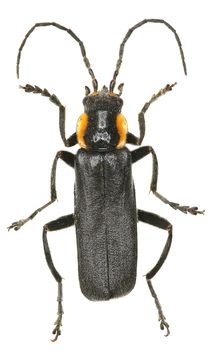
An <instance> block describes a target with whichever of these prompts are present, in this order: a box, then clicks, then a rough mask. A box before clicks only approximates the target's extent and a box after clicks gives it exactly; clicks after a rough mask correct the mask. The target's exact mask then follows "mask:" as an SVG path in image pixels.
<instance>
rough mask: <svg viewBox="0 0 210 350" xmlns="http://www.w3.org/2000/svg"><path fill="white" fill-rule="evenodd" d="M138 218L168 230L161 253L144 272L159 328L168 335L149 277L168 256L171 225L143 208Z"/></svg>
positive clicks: (164, 319)
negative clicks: (153, 264) (157, 317)
mask: <svg viewBox="0 0 210 350" xmlns="http://www.w3.org/2000/svg"><path fill="white" fill-rule="evenodd" d="M138 220H139V221H142V222H145V223H147V224H150V225H153V226H156V227H158V228H161V229H163V230H167V231H168V238H167V241H166V244H165V246H164V248H163V251H162V254H161V256H160V258H159V260H158V262H157V263H156V265H155V266H154V267H153V268H152V269H151V270H150V271H149V272H148V273H147V274H146V280H147V284H148V287H149V290H150V292H151V294H152V296H153V298H154V300H155V304H156V307H157V309H158V315H159V321H160V328H161V330H164V328H166V331H167V333H166V334H165V336H168V335H169V334H170V331H169V324H168V323H167V322H166V318H165V316H164V314H163V311H162V307H161V305H160V302H159V299H158V297H157V294H156V292H155V290H154V288H153V285H152V282H151V279H152V278H153V277H154V276H155V275H156V273H157V272H158V271H159V270H160V268H161V267H162V265H163V263H164V262H165V260H166V258H167V256H168V252H169V250H170V246H171V242H172V225H171V224H170V222H169V221H167V220H166V219H164V218H162V217H161V216H158V215H156V214H153V213H149V212H146V211H143V210H138Z"/></svg>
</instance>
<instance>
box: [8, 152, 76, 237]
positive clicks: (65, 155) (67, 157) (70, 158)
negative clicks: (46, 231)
mask: <svg viewBox="0 0 210 350" xmlns="http://www.w3.org/2000/svg"><path fill="white" fill-rule="evenodd" d="M58 159H61V160H63V161H64V162H65V163H66V164H68V165H69V166H71V167H72V168H74V159H75V155H74V154H73V153H70V152H66V151H59V152H58V153H57V154H56V156H55V159H54V161H53V165H52V170H51V179H50V193H51V199H50V201H49V202H47V203H46V204H44V205H42V206H41V207H40V208H37V209H36V210H35V211H33V213H32V214H30V215H29V216H28V217H27V218H26V219H21V220H19V221H15V222H13V223H12V224H11V225H10V226H9V227H8V230H10V229H12V228H13V229H14V230H15V231H17V230H19V229H20V228H21V227H22V226H23V225H25V224H26V223H27V222H28V221H29V220H32V219H33V218H34V217H35V216H36V215H37V214H38V213H40V212H41V211H42V210H43V209H45V208H47V207H48V206H49V205H51V204H52V203H53V202H55V200H56V199H57V191H56V169H57V162H58Z"/></svg>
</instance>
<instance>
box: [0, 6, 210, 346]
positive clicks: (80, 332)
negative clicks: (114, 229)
mask: <svg viewBox="0 0 210 350" xmlns="http://www.w3.org/2000/svg"><path fill="white" fill-rule="evenodd" d="M207 5H208V1H204V0H201V1H199V2H198V1H177V0H176V1H163V0H162V1H152V0H151V1H149V0H147V1H140V0H139V1H132V0H130V1H125V2H120V1H119V2H117V1H115V2H114V1H110V0H106V1H104V2H100V1H95V0H92V1H91V0H90V1H84V2H83V1H81V0H77V1H70V0H69V1H64V0H60V1H52V0H51V1H50V0H46V1H44V0H36V1H25V0H19V1H11V0H10V1H9V0H8V1H4V2H2V4H1V14H0V16H1V19H0V36H1V56H0V77H1V83H0V89H1V92H0V96H1V128H0V131H1V137H0V140H1V143H2V144H1V164H2V167H1V177H2V178H1V182H0V184H1V201H2V203H1V245H0V259H1V261H0V269H1V288H0V303H1V305H0V310H1V312H0V323H1V325H0V333H1V336H0V347H1V348H2V349H4V350H11V349H14V348H15V349H20V348H21V349H23V350H25V349H30V350H34V349H45V350H47V349H53V348H54V349H62V350H65V349H66V350H67V349H82V348H85V349H87V350H89V349H91V350H96V349H97V350H98V349H100V350H104V349H114V348H117V349H121V350H124V349H126V350H127V349H128V348H129V349H132V350H135V349H144V350H150V349H154V348H155V349H160V348H161V349H168V350H175V349H184V348H187V349H198V348H199V349H209V346H210V339H209V327H210V322H209V317H210V316H209V315H210V302H209V293H210V287H209V281H210V270H209V265H210V264H209V249H210V238H209V236H210V233H209V210H208V208H209V204H208V203H209V175H210V174H209V169H208V158H209V151H208V150H209V73H210V69H209V62H210V54H209V32H210V24H209V11H208V7H207ZM144 18H163V19H165V20H167V21H168V22H169V23H171V24H172V25H173V26H174V27H175V28H176V30H177V32H178V34H179V35H180V38H181V40H182V44H183V48H184V52H185V56H186V63H187V68H188V76H187V77H185V76H184V74H183V69H182V65H181V60H180V55H179V50H178V47H177V44H176V41H175V39H174V35H173V34H172V33H171V32H170V31H169V30H168V29H167V28H166V27H164V26H163V25H160V24H147V25H145V26H144V27H142V28H141V29H139V30H138V31H136V32H135V33H134V34H133V35H132V36H131V38H130V39H129V41H128V43H127V44H126V47H125V54H124V58H123V64H122V68H121V71H120V75H119V79H118V83H121V82H124V83H125V88H124V93H123V96H122V97H123V99H124V108H123V113H124V115H125V116H126V117H127V120H128V124H129V129H130V131H131V132H135V133H136V134H137V133H138V123H137V114H138V112H139V110H140V109H141V107H142V106H143V104H144V103H145V102H146V101H147V100H148V99H149V98H150V97H151V95H152V94H153V93H155V92H157V91H158V90H159V89H160V88H161V87H164V86H165V85H166V84H167V83H173V82H175V81H177V82H178V85H177V86H176V87H175V88H174V90H173V92H170V93H168V94H167V95H166V96H164V97H161V99H160V100H159V101H157V102H155V104H153V105H152V106H151V107H150V109H149V111H148V112H147V115H146V127H147V131H146V137H145V141H144V145H147V144H150V145H152V146H153V147H154V149H155V150H156V153H157V155H158V159H159V170H160V171H159V182H158V189H159V192H160V193H162V194H163V195H165V196H166V197H167V198H169V199H170V200H173V201H178V202H180V203H181V204H189V205H198V206H199V208H200V209H206V214H205V216H197V217H193V216H191V215H189V214H188V215H184V214H182V213H180V212H175V211H174V210H173V209H171V208H170V207H168V206H166V205H164V204H163V203H161V202H160V201H159V200H158V199H156V198H155V197H154V196H153V195H152V194H149V185H150V178H151V169H152V162H151V159H150V156H148V157H147V158H145V159H144V160H142V161H141V162H139V163H137V164H135V166H134V179H135V184H136V192H137V203H138V207H139V208H142V209H144V210H148V211H153V212H155V213H157V214H159V215H162V216H163V217H165V218H167V219H168V220H169V221H170V222H172V223H173V225H174V240H173V245H172V249H171V252H170V254H169V257H168V259H167V261H166V263H165V265H164V267H163V268H162V269H161V271H160V273H158V275H157V276H156V277H155V278H154V286H155V288H156V291H157V293H158V295H159V298H160V301H161V304H162V306H163V310H164V313H165V315H166V317H167V321H168V322H169V323H170V325H171V335H170V337H168V338H165V337H164V335H163V333H162V332H161V331H160V329H159V325H158V321H157V310H156V308H155V305H154V302H153V300H152V298H151V296H150V294H149V290H148V288H147V285H146V282H145V278H143V277H142V276H143V275H144V274H145V273H146V272H147V271H148V270H149V269H150V268H151V267H152V266H153V265H154V264H155V262H156V261H157V259H158V257H159V255H160V252H161V249H162V247H163V245H164V243H165V239H166V237H167V234H166V232H164V231H162V230H158V229H157V228H154V227H150V226H148V225H145V224H139V264H138V279H137V283H136V287H135V289H134V290H133V291H132V293H130V294H129V295H128V296H126V297H123V298H120V299H116V300H111V301H110V302H100V303H94V302H90V301H88V300H87V299H86V298H84V296H83V295H82V294H81V292H80V289H79V283H78V277H77V256H76V240H75V231H74V228H71V229H66V230H63V231H58V232H53V233H50V234H49V241H50V247H51V251H52V254H53V259H54V262H55V265H56V267H57V268H58V270H59V271H60V273H61V274H62V276H63V277H64V278H65V280H64V309H65V314H64V319H63V327H62V336H61V337H60V339H59V341H58V342H57V343H55V344H52V343H51V342H50V341H49V339H50V337H51V333H50V332H51V329H52V327H53V321H54V320H55V316H56V306H57V305H56V293H57V287H56V282H55V281H54V279H53V277H52V276H51V275H50V271H49V269H48V267H47V265H46V262H45V258H44V254H43V248H42V239H41V233H42V226H43V225H44V224H45V223H46V222H48V221H50V220H52V219H55V218H57V217H59V216H61V215H65V214H68V213H71V212H73V182H74V174H73V171H72V169H71V168H68V167H67V166H66V165H65V164H63V163H61V162H60V163H59V166H58V175H57V189H58V199H59V201H58V203H55V204H53V205H52V206H51V207H50V208H48V209H46V210H45V211H44V212H42V213H41V214H40V215H38V216H37V217H36V218H35V219H34V220H33V221H32V222H29V223H27V224H26V225H25V226H24V227H23V228H22V229H21V230H20V231H18V232H14V231H10V232H9V233H8V232H7V230H6V227H7V226H8V225H9V224H11V222H13V221H14V220H17V219H20V218H24V217H26V216H27V215H29V214H30V213H31V212H32V211H33V210H34V209H36V208H37V207H38V206H40V205H42V204H44V203H45V202H47V201H48V199H49V177H50V169H51V164H52V160H53V157H54V155H55V154H56V152H57V151H58V150H60V149H64V147H63V145H62V142H61V139H60V135H59V130H58V109H57V107H56V106H54V105H53V104H52V103H50V102H49V101H48V100H47V98H44V97H41V96H34V95H32V94H31V95H30V94H28V95H27V94H25V93H24V91H23V90H19V89H18V85H19V84H23V85H24V84H26V83H31V84H37V85H38V86H40V87H42V88H47V89H48V90H49V91H50V92H51V93H55V94H56V95H57V96H58V97H59V99H60V100H61V101H62V103H63V104H64V105H66V107H67V134H70V133H73V132H74V130H75V125H76V120H77V118H78V116H79V115H80V114H81V113H82V112H83V106H82V102H81V101H82V98H83V96H84V86H85V85H89V86H90V87H91V80H90V77H89V75H88V72H87V70H86V68H85V66H84V64H83V61H82V58H81V54H80V50H79V47H78V44H77V43H76V42H75V41H74V40H73V39H72V38H71V37H70V36H68V34H67V33H64V32H62V31H59V30H56V29H54V28H41V29H37V30H36V31H35V32H34V33H33V34H32V35H31V37H30V38H29V40H28V42H27V44H26V46H25V48H24V50H23V55H22V61H21V71H20V80H19V82H18V81H17V80H16V77H15V64H16V56H17V51H18V47H19V45H20V43H21V41H22V39H23V38H24V35H25V34H26V32H27V31H28V30H29V29H30V27H32V25H33V24H34V23H36V22H41V21H56V22H58V23H60V24H63V25H64V26H66V27H69V28H71V29H72V30H73V31H74V32H75V33H76V34H77V35H78V36H79V38H81V40H82V41H83V42H84V44H85V47H86V50H87V56H88V58H89V59H90V62H91V65H92V67H93V70H94V72H95V75H96V77H97V79H98V81H99V86H100V87H101V86H102V85H103V84H106V85H108V84H109V82H110V80H111V78H112V74H113V71H114V68H115V64H116V60H117V55H118V49H119V45H120V43H121V41H122V39H123V36H124V35H125V33H126V31H127V30H128V28H130V27H131V26H132V25H134V24H136V23H137V22H139V21H141V20H142V19H144ZM76 149H77V147H74V149H73V151H74V152H76Z"/></svg>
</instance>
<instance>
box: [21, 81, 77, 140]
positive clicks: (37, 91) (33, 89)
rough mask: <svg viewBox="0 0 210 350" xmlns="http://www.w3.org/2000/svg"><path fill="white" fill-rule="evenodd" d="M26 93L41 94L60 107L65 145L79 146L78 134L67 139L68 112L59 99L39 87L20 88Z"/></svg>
mask: <svg viewBox="0 0 210 350" xmlns="http://www.w3.org/2000/svg"><path fill="white" fill-rule="evenodd" d="M20 87H21V89H23V90H25V92H33V93H34V94H41V95H42V96H45V97H48V98H49V100H50V101H51V102H52V103H54V104H55V105H56V106H58V107H59V129H60V135H61V138H62V140H63V143H64V145H65V146H66V147H72V146H74V145H76V144H77V136H76V133H73V134H72V135H71V136H70V137H69V138H68V139H67V138H66V132H65V124H66V110H65V107H64V106H63V105H62V104H61V102H60V101H59V99H58V97H57V96H56V95H54V94H50V93H49V91H48V90H47V89H41V88H40V87H38V86H37V85H34V86H33V85H30V84H26V86H20Z"/></svg>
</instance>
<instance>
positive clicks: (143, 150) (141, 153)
mask: <svg viewBox="0 0 210 350" xmlns="http://www.w3.org/2000/svg"><path fill="white" fill-rule="evenodd" d="M150 153H151V155H152V160H153V167H152V180H151V185H150V191H152V192H153V194H154V195H155V196H156V197H157V198H159V199H160V200H161V201H162V202H163V203H165V204H168V205H170V206H171V207H172V208H173V209H175V210H177V209H178V210H180V211H181V212H182V213H185V214H187V213H190V214H192V215H197V214H204V210H202V211H200V210H198V207H190V206H188V205H180V204H178V203H175V202H171V201H169V200H168V199H167V198H165V197H164V196H162V195H161V194H160V193H159V192H157V180H158V160H157V156H156V153H155V151H154V149H153V148H152V147H151V146H144V147H140V148H137V149H135V150H134V151H132V152H131V157H132V163H135V162H137V161H138V160H140V159H142V158H144V157H145V156H146V155H148V154H150Z"/></svg>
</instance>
